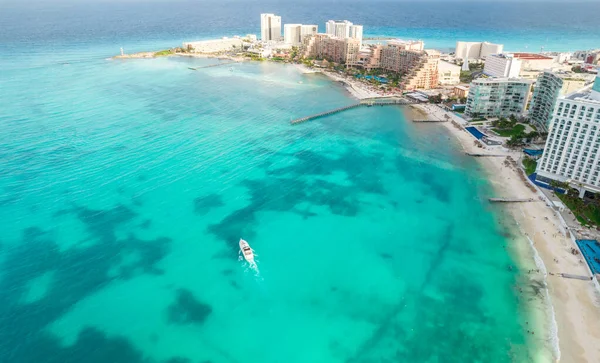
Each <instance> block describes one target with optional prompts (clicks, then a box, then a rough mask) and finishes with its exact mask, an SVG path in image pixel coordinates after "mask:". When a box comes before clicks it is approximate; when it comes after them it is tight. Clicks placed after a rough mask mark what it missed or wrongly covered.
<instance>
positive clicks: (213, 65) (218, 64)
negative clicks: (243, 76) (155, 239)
mask: <svg viewBox="0 0 600 363" xmlns="http://www.w3.org/2000/svg"><path fill="white" fill-rule="evenodd" d="M234 63H238V62H236V61H232V62H223V63H216V64H209V65H207V66H201V67H188V69H191V70H192V71H197V70H198V69H203V68H211V67H219V66H226V65H228V64H234Z"/></svg>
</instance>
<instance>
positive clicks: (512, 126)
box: [492, 115, 541, 147]
mask: <svg viewBox="0 0 600 363" xmlns="http://www.w3.org/2000/svg"><path fill="white" fill-rule="evenodd" d="M520 121H522V122H524V121H526V120H520ZM492 127H493V128H494V129H493V130H494V132H495V133H497V134H498V135H500V136H504V137H510V140H508V141H507V142H506V146H508V147H515V146H520V145H524V144H525V143H526V142H529V141H531V140H533V139H537V138H539V137H540V136H541V135H540V133H539V132H537V131H535V130H534V131H531V132H525V125H523V124H520V123H519V120H517V118H516V117H515V116H514V115H511V116H510V117H509V119H508V120H507V119H505V118H504V117H501V118H499V119H498V120H496V121H492Z"/></svg>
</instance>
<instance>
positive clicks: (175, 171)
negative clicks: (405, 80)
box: [0, 58, 537, 363]
mask: <svg viewBox="0 0 600 363" xmlns="http://www.w3.org/2000/svg"><path fill="white" fill-rule="evenodd" d="M208 62H211V61H209V60H200V59H187V58H163V59H154V60H128V61H109V60H102V59H98V60H93V61H88V62H82V63H74V64H69V65H62V64H61V65H59V64H57V65H54V66H51V67H48V66H45V67H41V68H39V69H28V70H23V71H15V72H14V73H13V77H11V78H10V79H8V80H5V85H7V86H8V87H9V88H10V89H11V90H13V92H12V93H11V94H9V95H7V97H6V98H5V99H4V106H5V107H4V108H3V109H2V111H0V112H2V114H1V115H2V125H3V128H4V131H3V133H2V138H3V140H2V143H1V145H2V147H1V149H0V160H1V168H2V170H4V171H5V172H3V173H2V177H1V179H0V191H1V192H0V219H1V220H2V221H4V223H3V226H4V227H3V230H2V234H1V236H2V238H1V240H2V249H1V250H0V261H2V268H1V270H0V271H1V274H0V284H1V286H0V289H1V290H2V291H6V292H8V293H4V294H2V295H1V297H0V312H1V313H0V316H1V317H2V324H1V326H2V329H0V342H2V343H0V356H3V357H9V359H8V361H12V362H38V363H39V362H81V361H86V362H107V361H111V362H129V363H131V362H141V361H142V360H143V359H149V360H150V361H152V362H164V361H168V360H169V359H173V358H181V359H180V360H172V362H175V361H178V362H179V361H181V362H183V361H186V360H185V359H188V360H189V361H191V362H197V361H200V362H203V361H211V362H242V361H255V362H281V361H282V360H285V361H286V362H309V361H310V362H344V361H346V362H369V361H413V362H414V361H420V362H427V361H430V362H436V361H444V362H451V361H455V362H465V361H485V362H506V361H527V360H529V359H531V355H532V354H536V353H535V350H536V349H537V347H535V346H532V347H529V348H530V349H527V347H526V342H527V340H526V339H527V338H526V334H525V333H524V328H523V326H522V324H523V322H524V321H525V320H527V319H528V317H527V316H526V315H525V313H524V311H526V310H527V309H526V306H525V304H526V302H522V301H521V300H520V299H519V297H518V296H517V293H516V292H515V290H514V285H515V283H516V282H517V280H518V278H519V270H518V268H514V269H513V270H510V269H509V267H508V266H509V265H514V264H515V262H514V261H513V260H512V259H511V257H510V256H509V254H508V253H507V251H506V250H505V249H504V246H505V244H506V243H507V239H506V238H507V237H506V235H505V231H504V230H503V229H502V227H501V226H500V225H499V224H498V217H497V216H496V212H495V211H493V210H490V209H489V206H488V204H487V202H486V201H485V198H486V196H488V195H489V193H490V192H489V187H488V185H487V183H486V182H485V180H484V176H483V174H481V172H480V171H479V170H478V167H477V165H476V163H475V162H474V161H473V160H471V159H468V158H466V157H465V156H464V155H463V154H462V153H461V152H460V150H459V149H458V148H457V147H456V145H455V144H454V141H453V140H452V139H450V137H449V135H448V134H447V133H446V132H444V130H443V129H442V128H439V127H435V126H433V127H432V126H431V125H420V124H419V125H416V124H412V123H410V122H407V120H406V118H405V117H404V114H403V111H402V109H401V108H397V107H371V108H359V109H354V110H351V111H347V112H344V113H341V114H337V115H334V116H331V117H328V118H324V119H320V120H316V121H312V122H309V123H305V124H301V125H296V126H291V125H290V124H289V120H290V119H292V118H297V117H301V116H304V115H307V114H310V113H316V112H320V111H324V110H327V109H330V108H334V107H339V106H342V105H345V104H348V103H350V102H352V100H351V99H350V98H348V96H347V94H346V93H345V91H344V90H343V89H342V88H340V87H339V86H338V85H336V84H334V83H331V82H330V81H328V80H327V79H325V78H324V77H322V76H320V75H314V74H313V75H303V74H300V73H299V72H298V71H297V69H296V68H294V67H292V66H282V65H278V64H271V63H243V64H236V65H234V66H233V67H232V68H231V69H230V67H229V66H225V67H214V68H208V69H204V70H201V71H190V70H189V69H188V67H190V66H191V67H195V66H199V65H202V64H207V63H208ZM300 82H301V83H300ZM239 238H244V239H246V240H248V241H249V242H250V244H251V246H252V247H253V248H254V249H255V250H256V252H257V254H258V255H259V256H258V267H259V269H260V274H259V275H256V274H255V273H254V272H253V271H251V270H249V269H248V268H247V266H246V265H245V264H243V263H242V262H240V261H238V247H237V243H238V240H239ZM34 348H35V349H34ZM532 351H533V352H532Z"/></svg>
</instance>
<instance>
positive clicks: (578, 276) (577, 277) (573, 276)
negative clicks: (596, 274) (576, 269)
mask: <svg viewBox="0 0 600 363" xmlns="http://www.w3.org/2000/svg"><path fill="white" fill-rule="evenodd" d="M559 276H560V277H563V278H565V279H575V280H583V281H590V280H592V279H593V276H581V275H573V274H566V273H560V274H559Z"/></svg>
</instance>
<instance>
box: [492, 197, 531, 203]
mask: <svg viewBox="0 0 600 363" xmlns="http://www.w3.org/2000/svg"><path fill="white" fill-rule="evenodd" d="M489 201H490V202H492V203H526V202H533V201H535V199H534V198H490V199H489Z"/></svg>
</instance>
